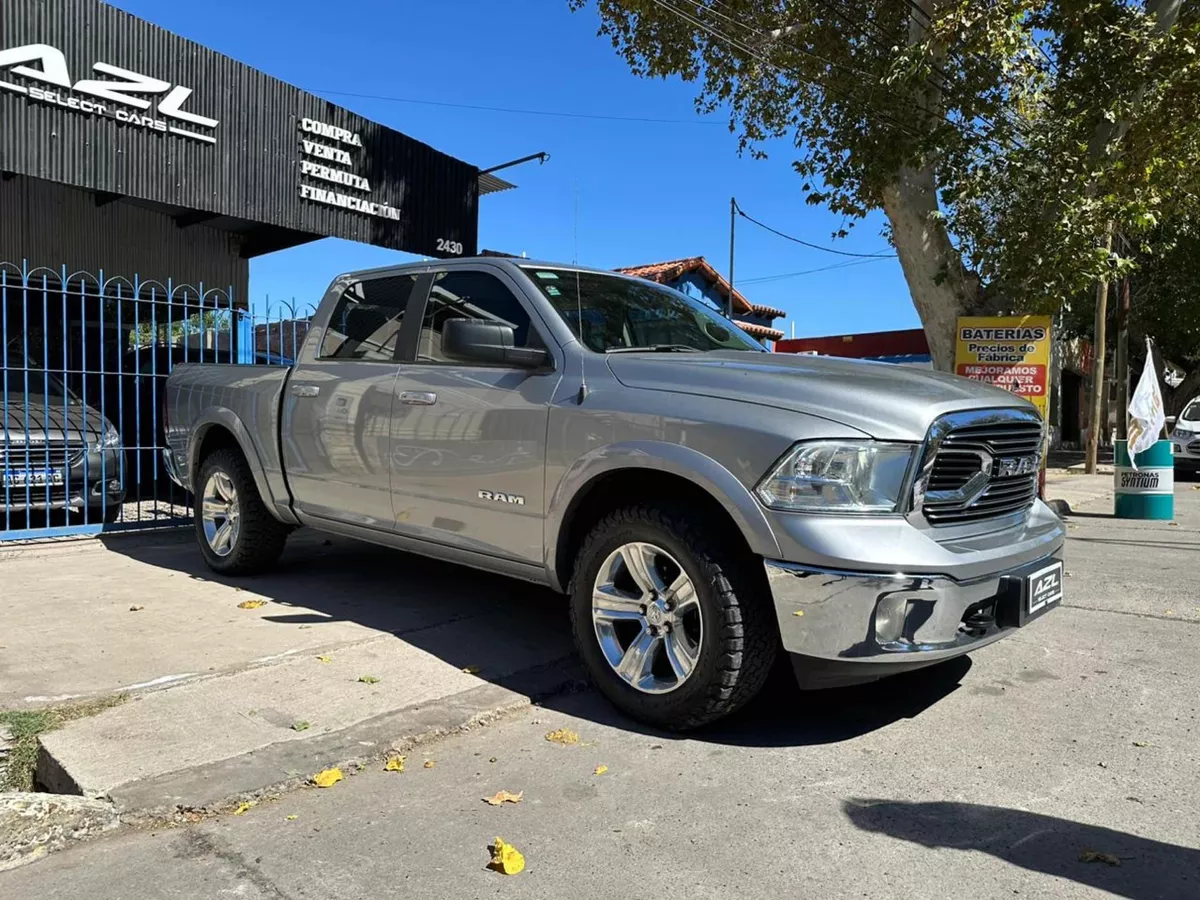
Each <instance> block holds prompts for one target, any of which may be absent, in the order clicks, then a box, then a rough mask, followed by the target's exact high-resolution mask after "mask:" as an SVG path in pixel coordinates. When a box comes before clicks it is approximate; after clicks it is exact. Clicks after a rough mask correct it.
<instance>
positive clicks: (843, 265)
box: [738, 256, 894, 285]
mask: <svg viewBox="0 0 1200 900" xmlns="http://www.w3.org/2000/svg"><path fill="white" fill-rule="evenodd" d="M885 259H894V257H891V256H875V257H872V258H871V259H852V260H850V261H848V262H840V263H831V264H830V265H828V266H818V267H817V268H815V269H804V270H802V271H800V272H782V273H780V274H779V275H761V276H759V277H758V278H743V279H741V281H739V282H738V283H739V284H742V285H746V284H766V283H767V282H770V281H783V280H784V279H786V278H799V277H800V276H801V275H814V274H816V273H817V272H828V271H830V270H831V269H849V268H851V267H853V266H865V265H866V264H867V263H873V262H880V261H881V260H885Z"/></svg>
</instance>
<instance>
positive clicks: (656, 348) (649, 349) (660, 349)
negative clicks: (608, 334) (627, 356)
mask: <svg viewBox="0 0 1200 900" xmlns="http://www.w3.org/2000/svg"><path fill="white" fill-rule="evenodd" d="M604 352H605V353H702V352H703V351H702V350H700V349H698V348H696V347H689V346H688V345H687V344H647V345H646V346H644V347H609V348H608V349H607V350H605V351H604Z"/></svg>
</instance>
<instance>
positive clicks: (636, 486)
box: [546, 441, 779, 590]
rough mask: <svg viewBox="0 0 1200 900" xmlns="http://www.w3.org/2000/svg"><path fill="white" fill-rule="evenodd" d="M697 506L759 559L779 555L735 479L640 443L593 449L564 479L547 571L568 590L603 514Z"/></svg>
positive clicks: (671, 450) (698, 460) (552, 518)
mask: <svg viewBox="0 0 1200 900" xmlns="http://www.w3.org/2000/svg"><path fill="white" fill-rule="evenodd" d="M646 501H667V502H671V501H675V502H685V503H689V504H693V505H698V506H700V507H702V508H705V509H707V510H708V511H709V513H710V514H711V516H712V517H713V521H715V522H717V523H718V524H719V525H720V526H722V527H723V529H725V530H727V531H728V532H729V534H730V535H731V536H733V537H735V538H736V539H738V540H739V541H741V543H742V544H743V545H744V546H745V548H746V549H747V550H748V551H749V552H751V553H754V554H757V555H759V556H774V555H778V553H779V545H778V543H777V542H776V540H775V535H774V533H773V532H772V530H771V527H770V525H769V524H768V522H767V519H766V516H764V515H763V512H762V509H761V507H760V506H759V504H758V502H757V501H756V500H755V499H754V496H753V495H752V494H751V493H750V491H749V490H748V489H747V488H746V487H745V485H743V484H742V483H741V482H740V481H739V480H738V479H737V478H736V476H734V474H733V473H732V472H730V471H729V470H728V469H726V468H725V467H724V466H722V465H721V464H720V463H718V462H717V461H716V460H714V459H712V458H711V457H708V456H705V455H704V454H702V453H700V452H699V451H697V450H694V449H692V448H690V447H684V446H682V445H679V444H668V443H664V442H657V441H639V442H630V443H627V444H621V445H615V446H608V447H604V448H601V449H597V450H594V451H592V452H591V453H588V454H587V455H585V456H584V457H582V458H580V459H579V460H577V461H576V462H575V464H574V465H573V466H572V467H571V468H570V469H569V470H568V471H567V473H566V474H565V475H564V476H563V478H562V479H561V481H560V482H559V485H558V487H557V489H556V490H555V492H554V495H553V497H552V498H551V501H550V504H549V506H548V510H547V517H546V538H547V540H546V568H547V572H548V575H549V578H550V582H551V584H552V585H553V586H554V587H555V588H557V589H558V590H566V588H567V586H568V584H569V583H570V580H571V575H572V572H573V568H574V564H575V554H576V552H577V551H578V548H579V546H580V545H581V544H582V541H583V539H584V537H585V536H586V535H587V531H588V529H589V527H590V526H591V525H592V524H593V523H594V522H596V521H597V520H598V519H599V518H600V517H602V516H603V515H605V514H606V513H607V512H609V511H611V510H613V509H617V508H620V507H621V506H625V505H629V504H631V503H635V502H646Z"/></svg>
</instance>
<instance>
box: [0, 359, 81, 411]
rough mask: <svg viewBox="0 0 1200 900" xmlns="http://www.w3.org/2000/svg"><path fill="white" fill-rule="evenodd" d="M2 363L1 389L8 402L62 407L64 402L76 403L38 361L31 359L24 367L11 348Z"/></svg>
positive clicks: (0, 372) (63, 386)
mask: <svg viewBox="0 0 1200 900" xmlns="http://www.w3.org/2000/svg"><path fill="white" fill-rule="evenodd" d="M2 362H3V363H4V365H3V367H2V368H0V392H4V393H5V394H6V395H7V396H8V402H9V404H10V405H17V404H28V405H30V406H40V405H42V404H44V403H48V404H49V405H51V406H53V405H55V404H58V405H59V406H62V404H63V403H78V402H79V401H78V399H77V398H76V397H75V395H74V394H72V393H71V392H70V391H69V390H67V388H66V386H65V385H64V384H63V383H62V380H61V379H60V378H59V377H58V376H57V375H55V374H54V373H52V372H47V371H46V370H45V369H43V368H41V367H40V366H39V365H38V364H37V363H35V362H30V363H29V365H28V368H27V367H26V365H25V363H24V362H23V361H22V359H21V357H20V356H19V355H17V354H15V353H13V352H12V351H9V352H8V353H7V354H5V357H4V359H3V360H2ZM26 378H28V391H27V390H26Z"/></svg>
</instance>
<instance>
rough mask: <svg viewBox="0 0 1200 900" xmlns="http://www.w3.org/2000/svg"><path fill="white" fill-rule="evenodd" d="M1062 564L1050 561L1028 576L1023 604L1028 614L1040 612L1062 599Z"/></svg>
mask: <svg viewBox="0 0 1200 900" xmlns="http://www.w3.org/2000/svg"><path fill="white" fill-rule="evenodd" d="M1062 596H1063V564H1062V563H1060V562H1056V563H1052V564H1051V565H1048V566H1046V568H1044V569H1039V570H1038V571H1036V572H1034V573H1033V574H1032V575H1030V576H1028V578H1027V582H1026V589H1025V604H1026V612H1027V613H1028V615H1031V616H1032V615H1033V614H1034V613H1037V612H1041V611H1042V610H1044V609H1046V608H1047V607H1049V606H1053V605H1054V604H1055V603H1058V602H1059V601H1060V600H1062Z"/></svg>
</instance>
